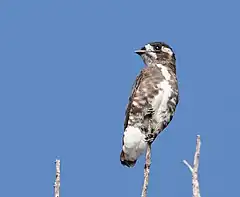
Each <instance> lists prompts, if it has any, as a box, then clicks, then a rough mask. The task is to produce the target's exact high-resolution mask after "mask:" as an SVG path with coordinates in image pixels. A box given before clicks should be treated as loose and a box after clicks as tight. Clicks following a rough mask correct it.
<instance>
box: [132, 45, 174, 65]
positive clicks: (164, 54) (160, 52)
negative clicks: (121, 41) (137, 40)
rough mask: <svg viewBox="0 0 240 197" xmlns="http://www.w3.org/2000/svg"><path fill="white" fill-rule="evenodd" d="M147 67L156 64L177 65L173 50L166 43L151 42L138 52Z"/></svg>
mask: <svg viewBox="0 0 240 197" xmlns="http://www.w3.org/2000/svg"><path fill="white" fill-rule="evenodd" d="M135 53H137V54H138V55H140V56H141V57H142V59H143V61H144V62H145V64H146V65H147V66H152V65H156V64H165V63H172V64H175V61H176V58H175V54H174V52H173V50H172V48H171V47H170V46H169V45H167V44H166V43H164V42H150V43H148V44H146V45H145V46H144V47H142V48H141V49H140V50H136V51H135Z"/></svg>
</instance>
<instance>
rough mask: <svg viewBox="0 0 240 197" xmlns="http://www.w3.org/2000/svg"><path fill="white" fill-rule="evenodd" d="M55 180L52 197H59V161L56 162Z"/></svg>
mask: <svg viewBox="0 0 240 197" xmlns="http://www.w3.org/2000/svg"><path fill="white" fill-rule="evenodd" d="M55 163H56V179H55V183H54V197H60V160H58V159H57V160H56V162H55Z"/></svg>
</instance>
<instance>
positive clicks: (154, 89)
mask: <svg viewBox="0 0 240 197" xmlns="http://www.w3.org/2000/svg"><path fill="white" fill-rule="evenodd" d="M135 53H136V54H138V55H139V56H140V57H141V58H142V60H143V62H144V64H145V67H144V68H143V69H142V70H141V72H140V74H139V75H138V76H137V78H136V80H135V82H134V84H133V86H132V91H131V95H130V97H129V102H128V105H127V109H126V112H125V121H124V133H123V137H122V151H121V153H120V161H121V164H122V165H124V166H127V167H133V166H135V164H136V162H137V159H138V158H139V157H140V155H142V154H143V153H144V152H145V150H146V148H147V145H148V144H150V145H151V144H152V143H153V142H154V140H155V139H156V138H157V136H158V135H159V134H160V133H161V132H162V131H163V130H164V129H165V128H166V127H167V126H168V124H169V123H170V122H171V120H172V118H173V115H174V113H175V110H176V106H177V104H178V102H179V91H178V80H177V75H176V57H175V53H174V51H173V49H172V48H171V47H170V46H169V45H168V44H166V43H165V42H150V43H148V44H145V45H144V46H143V47H142V48H141V49H140V50H136V51H135Z"/></svg>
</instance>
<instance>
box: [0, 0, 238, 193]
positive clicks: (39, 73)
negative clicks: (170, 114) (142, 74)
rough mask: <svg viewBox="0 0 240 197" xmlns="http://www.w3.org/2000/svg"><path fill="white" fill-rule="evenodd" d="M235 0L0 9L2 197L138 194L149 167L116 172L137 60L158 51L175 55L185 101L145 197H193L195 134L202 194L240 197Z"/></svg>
mask: <svg viewBox="0 0 240 197" xmlns="http://www.w3.org/2000/svg"><path fill="white" fill-rule="evenodd" d="M239 6H240V5H239V2H237V1H231V0H229V1H217V0H212V1H207V0H201V1H192V0H191V1H190V0H183V1H178V0H175V1H160V0H150V1H136V0H133V1H128V0H121V1H110V0H109V1H107V0H102V1H92V0H88V1H86V0H85V1H83V0H82V1H74V0H68V1H63V0H57V1H56V0H41V1H32V0H31V1H30V0H22V1H16V0H8V1H7V0H2V1H1V2H0V54H1V58H0V91H1V96H0V152H1V162H0V185H1V190H0V196H4V197H13V196H24V197H30V196H33V195H34V196H35V197H42V196H45V197H51V196H53V182H54V178H55V166H54V161H55V159H56V158H60V159H61V163H62V166H61V167H62V168H61V169H62V173H61V196H62V197H66V196H115V197H122V196H126V197H127V196H129V197H133V196H140V193H141V186H142V181H143V178H142V177H143V165H144V158H143V157H141V159H140V160H139V162H138V163H137V165H136V167H135V168H131V169H128V168H125V167H123V166H121V164H120V162H119V153H120V150H121V138H122V133H123V121H124V113H125V108H126V104H127V101H128V96H129V94H130V88H131V86H132V83H133V81H134V80H135V77H136V75H137V74H138V73H139V71H140V69H141V68H142V67H143V63H142V61H141V59H140V57H139V56H137V55H136V54H134V50H136V49H139V48H140V47H142V46H143V45H144V44H146V43H148V42H151V41H165V42H166V43H168V44H170V45H171V46H172V48H173V49H174V51H175V53H176V58H177V71H178V79H179V88H180V103H179V106H178V108H177V112H176V115H175V117H174V119H173V121H172V122H171V124H170V126H169V127H168V128H167V129H166V131H164V133H162V134H161V136H160V137H159V138H158V139H157V141H155V143H154V144H153V150H152V151H153V153H152V154H153V155H152V157H153V159H152V162H153V163H152V166H151V174H150V183H149V195H148V196H149V197H151V196H160V197H161V196H166V197H175V196H191V192H192V191H191V190H192V189H191V174H190V172H189V171H188V169H187V168H186V166H184V165H183V164H182V160H183V159H187V160H188V161H190V162H191V161H192V159H193V153H194V151H195V141H196V135H197V134H200V135H201V138H202V148H201V158H200V188H201V193H202V196H218V197H225V196H236V194H237V193H238V189H237V188H238V187H239V179H238V177H239V176H240V170H239V165H240V158H239V138H240V126H239V114H238V113H239V105H238V100H239V99H240V93H239V89H240V88H239V72H240V66H239V45H240V39H239V35H240V28H239V18H240V13H239V9H238V8H239Z"/></svg>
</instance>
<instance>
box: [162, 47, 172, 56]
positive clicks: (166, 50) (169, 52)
mask: <svg viewBox="0 0 240 197" xmlns="http://www.w3.org/2000/svg"><path fill="white" fill-rule="evenodd" d="M161 50H162V52H164V53H168V54H169V55H170V56H172V55H173V52H172V50H171V49H169V48H167V47H165V46H162V48H161Z"/></svg>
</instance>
